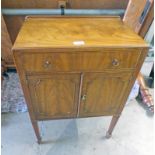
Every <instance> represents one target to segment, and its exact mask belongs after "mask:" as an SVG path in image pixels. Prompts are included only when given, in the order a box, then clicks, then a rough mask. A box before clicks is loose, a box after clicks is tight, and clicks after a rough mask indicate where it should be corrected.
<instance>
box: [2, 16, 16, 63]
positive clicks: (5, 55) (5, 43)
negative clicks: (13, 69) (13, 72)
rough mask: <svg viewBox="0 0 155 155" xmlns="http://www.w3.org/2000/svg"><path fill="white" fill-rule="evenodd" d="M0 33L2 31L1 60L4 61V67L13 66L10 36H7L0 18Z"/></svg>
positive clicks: (5, 28)
mask: <svg viewBox="0 0 155 155" xmlns="http://www.w3.org/2000/svg"><path fill="white" fill-rule="evenodd" d="M1 26H2V27H1V31H2V35H1V37H2V40H1V51H2V59H3V60H5V65H13V53H12V51H11V48H12V43H11V40H10V36H9V34H8V30H7V27H6V24H5V21H4V19H3V16H1Z"/></svg>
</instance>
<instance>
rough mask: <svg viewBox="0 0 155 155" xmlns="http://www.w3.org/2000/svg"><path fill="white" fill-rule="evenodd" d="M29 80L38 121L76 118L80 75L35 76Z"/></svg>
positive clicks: (29, 77)
mask: <svg viewBox="0 0 155 155" xmlns="http://www.w3.org/2000/svg"><path fill="white" fill-rule="evenodd" d="M27 79H28V86H29V90H30V95H31V99H32V105H33V110H34V112H35V116H36V118H37V119H50V118H62V117H76V114H77V106H78V93H79V82H80V75H79V74H51V75H42V76H41V75H38V76H35V75H34V76H28V77H27Z"/></svg>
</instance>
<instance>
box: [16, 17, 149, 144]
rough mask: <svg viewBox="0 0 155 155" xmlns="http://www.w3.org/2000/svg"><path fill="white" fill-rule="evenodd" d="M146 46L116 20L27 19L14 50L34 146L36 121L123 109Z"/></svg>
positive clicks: (117, 112)
mask: <svg viewBox="0 0 155 155" xmlns="http://www.w3.org/2000/svg"><path fill="white" fill-rule="evenodd" d="M147 49H148V45H147V44H146V43H145V42H144V41H143V40H142V39H141V38H140V37H139V36H137V35H136V34H135V33H134V32H132V31H131V30H130V29H129V28H128V27H127V26H126V25H124V24H123V23H122V21H121V20H120V19H119V18H118V17H44V18H41V17H40V18H39V17H29V18H26V20H25V23H24V25H23V27H22V29H21V30H20V33H19V35H18V37H17V40H16V42H15V44H14V47H13V53H14V59H15V63H16V67H17V70H18V73H19V76H20V80H21V84H22V87H23V91H24V94H25V98H26V101H27V105H28V108H29V113H30V118H31V121H32V125H33V127H34V130H35V133H36V136H37V138H38V141H39V142H40V141H41V137H40V134H39V128H38V124H37V121H40V120H47V119H62V118H83V117H97V116H113V119H112V122H111V125H110V128H109V130H108V132H107V136H110V135H111V134H112V130H113V128H114V126H115V124H116V122H117V120H118V118H119V116H120V114H121V112H122V110H123V107H124V105H125V102H126V100H127V98H128V95H129V93H130V90H131V88H132V86H133V84H134V81H135V79H136V76H137V74H138V72H139V70H140V68H141V65H142V63H143V61H144V59H145V56H146V54H147Z"/></svg>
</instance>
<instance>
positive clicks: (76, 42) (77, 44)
mask: <svg viewBox="0 0 155 155" xmlns="http://www.w3.org/2000/svg"><path fill="white" fill-rule="evenodd" d="M73 44H74V45H76V46H81V45H84V44H85V42H84V41H83V40H79V41H73Z"/></svg>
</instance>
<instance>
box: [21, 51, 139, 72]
mask: <svg viewBox="0 0 155 155" xmlns="http://www.w3.org/2000/svg"><path fill="white" fill-rule="evenodd" d="M140 53H141V52H140V51H139V50H138V49H130V50H129V49H127V50H118V51H112V52H111V51H103V52H57V53H53V52H51V53H50V52H45V53H43V52H36V53H34V52H33V53H30V52H27V53H26V52H25V53H23V54H22V58H21V60H22V64H23V67H24V69H25V71H27V72H49V71H58V72H61V71H64V72H65V71H103V70H105V69H130V68H135V67H136V65H137V62H138V59H139V56H140Z"/></svg>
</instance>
